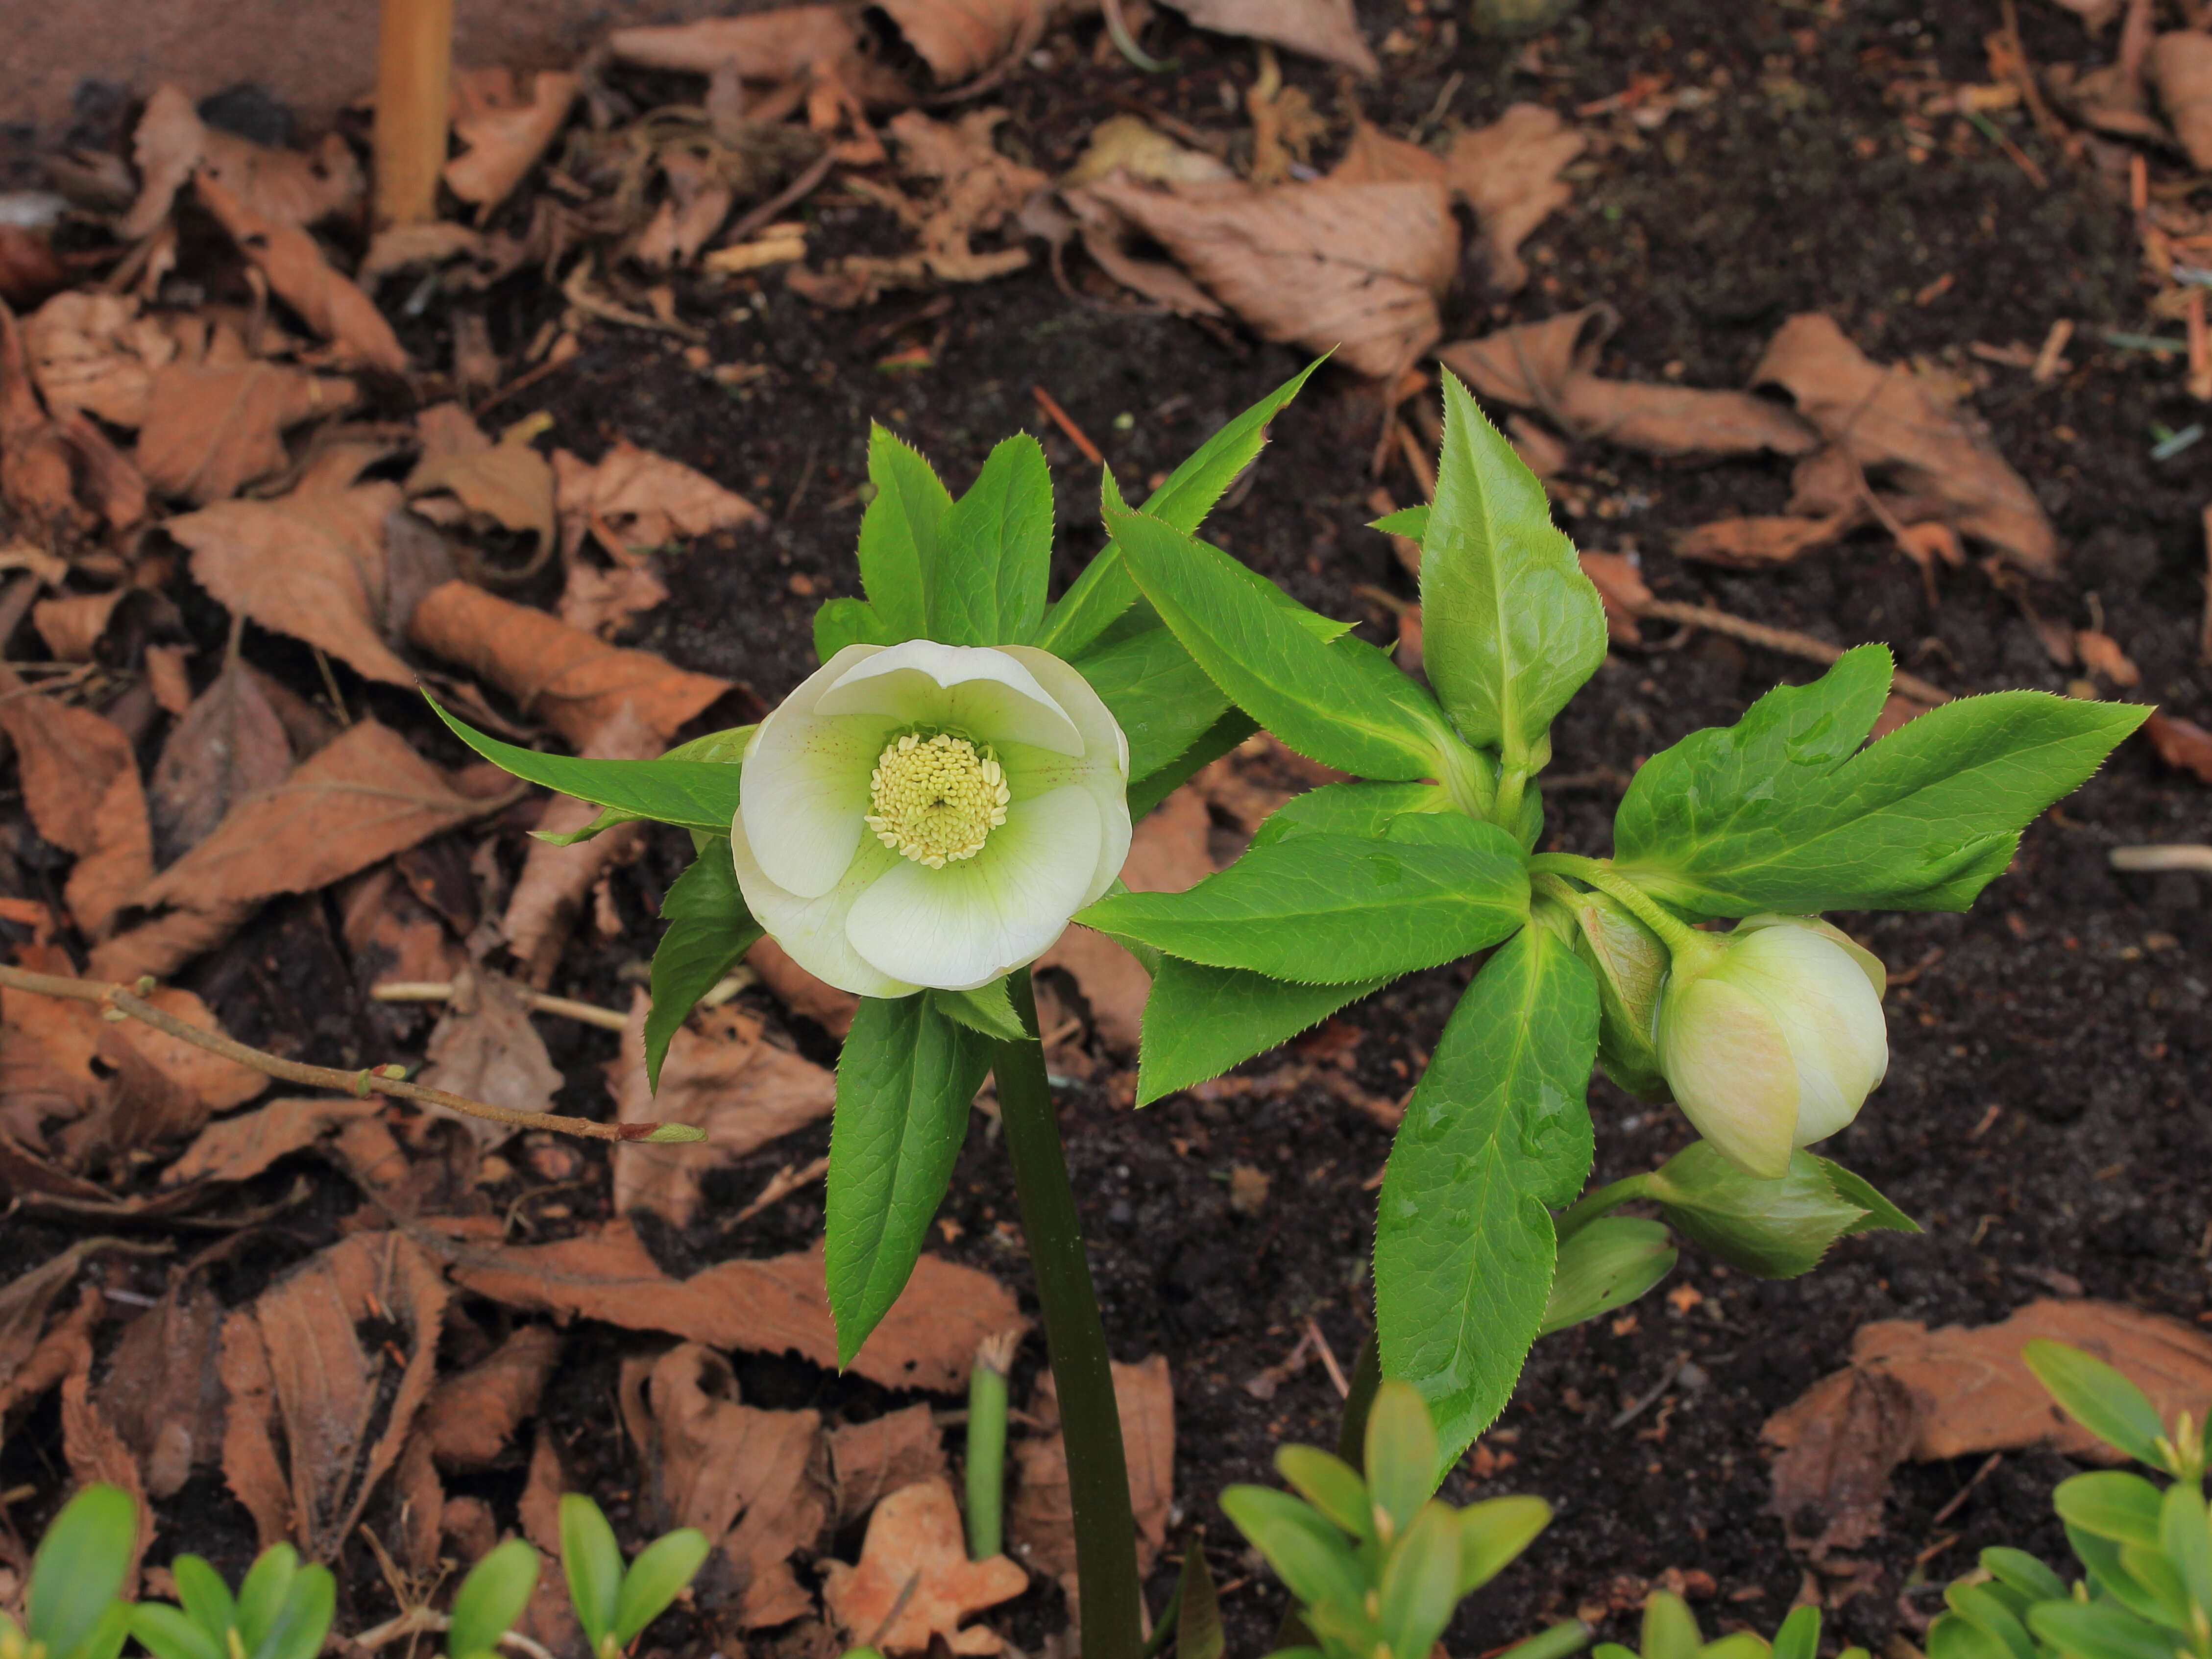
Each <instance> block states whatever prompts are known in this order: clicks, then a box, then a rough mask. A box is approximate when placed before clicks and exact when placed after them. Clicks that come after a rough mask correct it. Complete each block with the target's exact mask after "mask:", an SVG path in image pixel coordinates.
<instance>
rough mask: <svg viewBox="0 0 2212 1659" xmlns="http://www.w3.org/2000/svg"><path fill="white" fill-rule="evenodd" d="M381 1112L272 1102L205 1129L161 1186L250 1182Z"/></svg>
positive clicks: (339, 1103) (346, 1103) (340, 1103)
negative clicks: (344, 1127)
mask: <svg viewBox="0 0 2212 1659" xmlns="http://www.w3.org/2000/svg"><path fill="white" fill-rule="evenodd" d="M381 1110H382V1107H381V1106H380V1104H379V1103H377V1102H375V1101H373V1100H343V1099H336V1098H333V1099H328V1100H307V1099H292V1098H288V1099H283V1100H272V1101H270V1102H269V1103H268V1104H266V1105H264V1106H257V1107H256V1108H254V1109H253V1110H252V1111H250V1112H240V1114H239V1115H237V1116H235V1117H226V1118H219V1119H217V1120H216V1121H215V1122H213V1123H210V1124H209V1125H208V1126H207V1127H205V1128H204V1129H202V1130H201V1131H200V1132H199V1133H198V1135H197V1137H195V1138H194V1139H193V1141H192V1144H191V1146H187V1147H185V1150H184V1152H183V1153H182V1154H181V1155H180V1156H179V1158H177V1161H176V1162H175V1163H173V1164H170V1165H169V1167H168V1168H167V1169H166V1170H162V1171H161V1184H162V1185H163V1186H164V1187H181V1186H184V1185H186V1184H187V1183H189V1182H195V1181H248V1180H251V1179H252V1177H253V1176H258V1175H259V1174H260V1173H261V1172H262V1171H263V1170H265V1169H267V1168H269V1166H270V1164H274V1163H276V1161H277V1160H278V1159H279V1158H289V1156H291V1154H293V1153H294V1152H301V1151H304V1150H305V1149H306V1148H307V1147H309V1146H313V1145H314V1144H315V1143H316V1142H317V1141H319V1140H320V1139H322V1138H323V1137H324V1136H325V1135H326V1134H328V1133H331V1130H333V1129H336V1128H338V1127H341V1126H342V1125H343V1124H346V1123H349V1122H351V1121H353V1120H354V1119H356V1118H363V1117H374V1116H375V1115H377V1114H378V1112H380V1111H381Z"/></svg>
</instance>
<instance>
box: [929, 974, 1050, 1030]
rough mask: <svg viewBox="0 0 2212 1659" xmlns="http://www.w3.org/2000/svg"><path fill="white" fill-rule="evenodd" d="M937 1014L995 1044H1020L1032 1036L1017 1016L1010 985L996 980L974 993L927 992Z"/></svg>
mask: <svg viewBox="0 0 2212 1659" xmlns="http://www.w3.org/2000/svg"><path fill="white" fill-rule="evenodd" d="M923 994H924V995H925V996H927V998H928V999H929V1000H930V1002H931V1004H932V1005H933V1006H934V1007H935V1008H936V1010H937V1012H939V1013H940V1014H942V1015H944V1016H945V1018H947V1019H949V1020H951V1021H952V1023H953V1024H956V1025H964V1026H966V1027H967V1028H968V1029H969V1030H971V1031H973V1032H975V1034H976V1035H977V1036H982V1037H988V1038H989V1039H990V1040H991V1041H993V1042H1021V1041H1022V1039H1023V1038H1024V1037H1026V1036H1029V1030H1028V1029H1027V1028H1026V1027H1025V1026H1024V1025H1023V1024H1022V1017H1021V1016H1020V1015H1019V1014H1018V1013H1016V1012H1014V1000H1013V997H1012V995H1011V994H1009V993H1008V992H1007V990H1006V981H1004V980H1002V979H997V980H993V981H991V982H990V983H989V984H988V985H985V986H982V987H979V988H977V989H975V990H973V991H927V992H924V993H923Z"/></svg>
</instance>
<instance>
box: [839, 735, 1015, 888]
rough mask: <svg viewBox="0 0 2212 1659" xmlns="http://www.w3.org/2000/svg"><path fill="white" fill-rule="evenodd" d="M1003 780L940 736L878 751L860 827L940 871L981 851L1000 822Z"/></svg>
mask: <svg viewBox="0 0 2212 1659" xmlns="http://www.w3.org/2000/svg"><path fill="white" fill-rule="evenodd" d="M1011 799H1012V794H1011V793H1009V791H1008V790H1007V788H1006V773H1005V771H1004V770H1002V769H1000V765H999V763H998V760H997V759H996V757H994V756H993V755H992V753H991V751H990V750H988V749H984V750H981V752H978V751H977V750H976V748H975V744H972V743H970V742H969V741H968V739H967V738H956V737H954V736H953V735H952V734H951V732H939V733H938V734H937V735H936V736H935V737H933V738H918V737H915V735H914V734H913V733H912V732H908V734H907V735H906V736H905V737H902V738H896V739H895V740H894V741H892V742H891V743H890V744H886V745H884V752H883V753H882V754H881V755H878V757H876V769H875V771H874V772H873V773H872V775H870V777H869V779H868V805H870V806H871V807H872V808H873V809H874V810H873V811H871V812H870V813H869V814H868V818H867V823H868V828H869V829H872V830H874V831H875V832H876V839H877V840H878V841H879V842H883V844H884V846H886V847H889V848H893V849H894V850H896V852H898V853H900V854H903V855H904V856H905V857H907V858H910V859H912V860H914V861H915V863H916V864H926V865H927V866H929V867H930V868H931V869H933V870H942V869H943V868H944V867H945V866H946V865H947V864H950V863H953V862H955V861H957V860H960V859H972V858H974V857H975V854H978V853H980V852H981V851H982V850H983V843H984V842H987V841H988V840H989V839H990V837H991V831H993V830H994V829H997V828H998V827H999V826H1000V824H1002V823H1005V822H1006V803H1007V802H1008V801H1009V800H1011Z"/></svg>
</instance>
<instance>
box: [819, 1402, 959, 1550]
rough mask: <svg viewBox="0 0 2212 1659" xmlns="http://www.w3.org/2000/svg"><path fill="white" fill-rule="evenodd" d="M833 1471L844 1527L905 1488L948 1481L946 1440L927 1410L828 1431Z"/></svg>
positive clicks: (839, 1521) (886, 1415)
mask: <svg viewBox="0 0 2212 1659" xmlns="http://www.w3.org/2000/svg"><path fill="white" fill-rule="evenodd" d="M829 1471H830V1474H831V1477H832V1483H833V1485H834V1486H836V1494H837V1513H836V1521H837V1524H838V1525H839V1526H840V1527H842V1526H844V1525H845V1524H846V1523H847V1522H851V1521H857V1520H859V1519H860V1517H861V1516H864V1515H866V1513H867V1512H868V1511H869V1510H872V1509H873V1508H875V1506H876V1504H877V1503H878V1501H879V1500H881V1499H882V1498H886V1497H888V1496H889V1495H890V1494H891V1493H892V1492H896V1491H898V1490H899V1489H900V1488H901V1487H902V1486H912V1485H914V1483H915V1481H917V1480H942V1479H944V1478H945V1473H946V1465H945V1436H944V1434H943V1433H942V1432H941V1431H939V1428H938V1426H937V1419H935V1418H934V1417H933V1416H932V1415H931V1414H930V1409H929V1407H927V1406H926V1405H921V1406H908V1407H906V1409H905V1410H903V1411H896V1412H886V1413H884V1415H882V1416H881V1417H878V1418H873V1419H870V1420H869V1421H867V1422H866V1423H847V1424H844V1425H842V1426H840V1427H837V1428H834V1429H832V1430H830V1431H829Z"/></svg>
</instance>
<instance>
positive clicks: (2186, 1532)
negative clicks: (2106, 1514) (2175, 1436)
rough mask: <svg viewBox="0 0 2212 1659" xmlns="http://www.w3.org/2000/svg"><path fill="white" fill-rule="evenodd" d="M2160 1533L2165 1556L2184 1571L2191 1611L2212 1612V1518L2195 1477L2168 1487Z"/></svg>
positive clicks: (2198, 1615)
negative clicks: (2209, 1519)
mask: <svg viewBox="0 0 2212 1659" xmlns="http://www.w3.org/2000/svg"><path fill="white" fill-rule="evenodd" d="M2158 1534H2159V1544H2160V1547H2161V1548H2163V1549H2164V1550H2165V1552H2166V1559H2167V1560H2168V1561H2170V1562H2172V1564H2173V1565H2174V1568H2175V1569H2176V1571H2179V1573H2180V1575H2181V1583H2182V1588H2183V1589H2185V1590H2186V1591H2187V1592H2188V1595H2189V1605H2190V1609H2191V1613H2193V1614H2194V1615H2195V1616H2196V1618H2199V1619H2201V1618H2203V1617H2204V1616H2205V1615H2207V1614H2212V1521H2208V1519H2207V1517H2206V1516H2205V1512H2204V1489H2203V1487H2202V1486H2199V1485H2198V1484H2197V1482H2196V1481H2194V1480H2177V1481H2175V1482H2174V1483H2173V1484H2172V1486H2168V1487H2167V1488H2166V1497H2165V1499H2164V1500H2163V1503H2162V1504H2161V1506H2160V1513H2159V1528H2158ZM2192 1622H2193V1620H2192Z"/></svg>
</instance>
